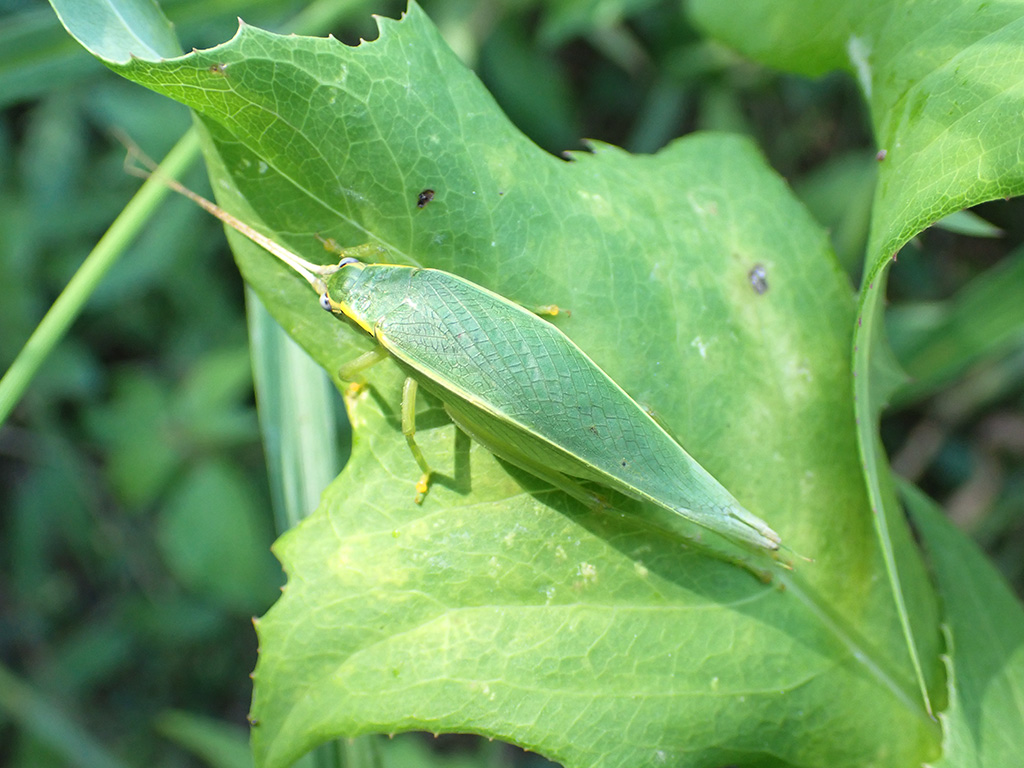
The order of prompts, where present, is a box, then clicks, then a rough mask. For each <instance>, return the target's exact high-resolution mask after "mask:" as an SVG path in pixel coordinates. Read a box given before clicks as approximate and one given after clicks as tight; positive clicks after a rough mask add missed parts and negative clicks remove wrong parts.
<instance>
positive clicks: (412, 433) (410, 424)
mask: <svg viewBox="0 0 1024 768" xmlns="http://www.w3.org/2000/svg"><path fill="white" fill-rule="evenodd" d="M418 389H419V385H418V384H417V383H416V379H413V378H412V377H410V378H408V379H406V380H405V386H404V387H402V434H404V435H405V440H406V442H407V443H409V450H410V451H412V457H413V458H414V459H416V463H417V464H419V467H420V469H421V470H422V471H423V474H422V475H420V479H419V481H418V482H417V483H416V503H417V504H422V503H423V497H424V496H426V495H427V489H428V488H429V487H430V475H431V473H432V472H433V470H431V469H430V465H429V464H427V460H426V459H425V458H424V457H423V451H421V450H420V447H419V445H417V444H416V391H417V390H418Z"/></svg>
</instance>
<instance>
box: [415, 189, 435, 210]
mask: <svg viewBox="0 0 1024 768" xmlns="http://www.w3.org/2000/svg"><path fill="white" fill-rule="evenodd" d="M433 199H434V190H432V189H424V190H423V191H422V192H420V194H419V196H418V197H417V198H416V207H417V208H426V207H427V203H429V202H430V201H431V200H433Z"/></svg>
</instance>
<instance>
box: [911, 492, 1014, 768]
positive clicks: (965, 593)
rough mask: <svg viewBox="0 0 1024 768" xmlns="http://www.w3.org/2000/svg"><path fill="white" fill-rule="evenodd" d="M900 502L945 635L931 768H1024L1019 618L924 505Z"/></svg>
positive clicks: (936, 512)
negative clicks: (925, 558) (939, 751)
mask: <svg viewBox="0 0 1024 768" xmlns="http://www.w3.org/2000/svg"><path fill="white" fill-rule="evenodd" d="M902 490H903V498H904V499H905V501H906V503H907V508H908V510H909V511H910V513H911V515H912V516H913V519H914V523H915V524H916V525H917V528H918V530H919V531H920V532H921V535H922V538H923V539H924V544H925V548H926V549H927V550H928V555H929V559H930V560H931V562H932V565H933V573H934V575H935V580H936V582H937V583H938V585H939V594H940V595H941V597H942V606H943V611H944V614H945V615H944V619H945V626H946V633H947V646H948V647H947V649H946V656H945V659H946V664H947V666H948V668H949V696H950V701H949V708H948V709H947V710H946V711H945V712H944V713H943V714H942V716H941V717H942V722H943V731H944V739H943V741H944V743H943V756H942V759H941V760H938V761H936V762H935V763H933V765H934V766H935V767H936V768H988V767H989V766H1011V765H1021V764H1024V742H1022V741H1021V738H1020V727H1021V722H1022V721H1024V704H1022V702H1024V610H1022V608H1021V604H1020V601H1019V600H1018V599H1017V598H1016V597H1015V596H1014V595H1013V593H1012V592H1011V591H1010V589H1009V587H1007V585H1006V582H1004V581H1003V579H1002V577H1000V576H999V574H998V573H997V572H996V570H995V569H994V568H993V567H992V565H991V564H990V563H989V562H988V560H987V559H986V558H985V556H984V554H982V552H981V551H980V550H979V549H978V548H977V546H976V545H975V544H974V543H973V542H971V541H970V540H969V539H968V538H967V537H966V536H964V535H963V534H962V533H960V532H959V531H957V530H956V529H955V528H954V527H953V526H952V525H951V524H950V523H949V521H948V520H946V519H945V517H944V516H943V514H942V510H941V509H939V508H938V507H937V506H936V505H935V503H934V502H932V501H931V499H929V498H927V497H926V496H925V495H924V494H922V493H921V492H920V491H918V490H917V489H916V488H913V487H912V486H910V485H904V486H903V489H902Z"/></svg>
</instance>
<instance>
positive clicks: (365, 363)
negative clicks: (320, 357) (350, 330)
mask: <svg viewBox="0 0 1024 768" xmlns="http://www.w3.org/2000/svg"><path fill="white" fill-rule="evenodd" d="M387 356H388V353H387V350H386V349H384V347H374V348H373V349H371V350H370V351H369V352H364V353H363V354H361V355H360V356H359V357H357V358H356V359H355V360H350V361H349V362H347V363H345V364H344V365H342V366H341V367H340V368H338V378H340V379H341V380H342V381H349V382H351V384H350V385H349V388H348V392H346V393H345V394H346V395H347V396H348V397H352V396H353V395H355V394H356V393H357V392H359V390H360V389H362V388H363V387H364V386H365V385H366V380H365V379H364V378H363V376H362V374H363V371H365V370H367V369H368V368H372V367H373V366H375V365H376V364H377V363H379V362H380V361H381V360H383V359H384V358H385V357H387Z"/></svg>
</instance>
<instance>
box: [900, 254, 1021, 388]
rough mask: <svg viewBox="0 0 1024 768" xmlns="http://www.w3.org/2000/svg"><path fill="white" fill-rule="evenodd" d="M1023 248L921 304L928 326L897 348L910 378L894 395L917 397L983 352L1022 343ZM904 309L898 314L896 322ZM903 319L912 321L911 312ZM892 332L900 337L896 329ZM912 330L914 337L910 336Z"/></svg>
mask: <svg viewBox="0 0 1024 768" xmlns="http://www.w3.org/2000/svg"><path fill="white" fill-rule="evenodd" d="M1022 296H1024V251H1020V250H1018V251H1017V252H1016V253H1014V254H1012V255H1010V256H1008V257H1007V258H1006V259H1005V260H1003V261H1002V262H1000V263H999V264H998V265H996V266H995V267H993V268H991V269H989V270H987V271H985V272H983V273H982V274H981V275H979V276H978V277H976V278H975V279H974V280H972V281H971V282H970V283H968V284H967V285H966V286H964V287H963V288H962V289H960V291H959V292H958V293H957V294H956V296H954V297H953V298H951V299H949V300H947V301H945V302H943V303H942V304H941V305H930V306H929V307H928V308H926V309H925V312H926V313H927V315H928V317H929V326H930V327H929V328H928V330H927V332H920V331H919V332H917V333H916V334H912V335H911V338H910V339H909V340H908V341H909V343H907V344H905V345H904V346H903V348H902V349H901V350H900V352H901V354H900V361H901V363H902V365H903V367H904V368H905V369H906V371H907V373H908V374H909V375H910V377H911V380H910V382H909V383H908V384H907V386H906V387H905V388H903V389H902V390H901V391H900V392H899V394H898V396H897V399H898V401H899V402H900V403H907V402H909V401H913V400H917V399H920V398H922V397H926V396H928V395H929V394H932V393H934V392H935V391H936V390H937V389H939V388H940V387H943V386H945V385H948V384H949V383H950V382H951V381H953V380H954V379H956V378H957V377H958V376H960V375H962V374H963V372H964V371H966V370H967V369H968V368H969V367H971V366H972V365H974V364H975V363H977V362H978V361H979V360H982V359H984V358H986V357H993V356H996V355H999V354H1001V353H1005V352H1006V351H1007V350H1008V349H1012V348H1016V347H1019V346H1020V345H1021V344H1022V343H1024V301H1021V297H1022ZM906 317H908V315H907V313H900V314H897V315H896V316H895V317H894V318H893V319H892V322H893V323H896V322H900V321H901V320H902V319H903V318H906ZM907 322H914V319H913V316H909V320H907ZM893 335H894V337H898V338H903V334H902V333H901V331H900V329H896V328H894V329H893ZM915 336H916V339H915V338H914V337H915Z"/></svg>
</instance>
